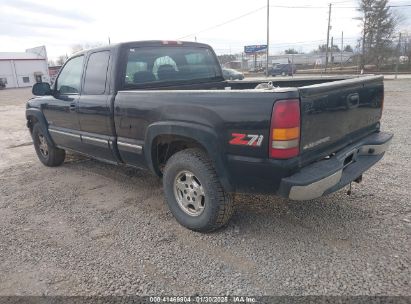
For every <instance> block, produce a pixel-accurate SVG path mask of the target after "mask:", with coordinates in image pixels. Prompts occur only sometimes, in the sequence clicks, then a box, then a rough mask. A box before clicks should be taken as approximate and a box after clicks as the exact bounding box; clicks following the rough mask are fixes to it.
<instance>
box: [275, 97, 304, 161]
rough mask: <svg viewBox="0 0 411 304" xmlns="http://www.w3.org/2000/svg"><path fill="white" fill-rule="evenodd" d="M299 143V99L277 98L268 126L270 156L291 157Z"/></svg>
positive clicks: (297, 151)
mask: <svg viewBox="0 0 411 304" xmlns="http://www.w3.org/2000/svg"><path fill="white" fill-rule="evenodd" d="M299 144H300V101H299V100H298V99H288V100H278V101H276V102H275V104H274V107H273V113H272V115H271V126H270V152H269V154H270V157H271V158H281V159H285V158H292V157H295V156H297V155H298V153H299Z"/></svg>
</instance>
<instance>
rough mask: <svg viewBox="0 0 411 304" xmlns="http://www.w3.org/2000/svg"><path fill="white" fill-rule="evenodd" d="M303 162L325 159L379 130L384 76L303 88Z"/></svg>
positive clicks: (301, 89)
mask: <svg viewBox="0 0 411 304" xmlns="http://www.w3.org/2000/svg"><path fill="white" fill-rule="evenodd" d="M299 93H300V98H301V144H300V152H301V155H302V160H303V161H304V160H306V161H311V160H313V159H314V158H323V157H324V156H326V155H329V154H331V153H333V152H335V151H337V150H339V149H341V148H343V147H344V146H347V145H349V144H350V143H352V142H354V141H356V140H358V139H360V138H362V137H364V136H366V135H367V134H370V133H372V132H374V131H376V130H378V129H379V120H380V118H381V113H382V105H383V99H384V85H383V76H367V77H359V78H354V79H348V80H341V81H335V82H330V83H324V84H318V85H311V86H305V87H300V88H299Z"/></svg>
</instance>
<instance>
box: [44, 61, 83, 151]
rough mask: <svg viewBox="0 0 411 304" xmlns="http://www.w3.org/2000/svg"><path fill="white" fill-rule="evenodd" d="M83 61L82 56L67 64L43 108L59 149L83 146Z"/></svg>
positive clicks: (75, 148)
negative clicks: (80, 112)
mask: <svg viewBox="0 0 411 304" xmlns="http://www.w3.org/2000/svg"><path fill="white" fill-rule="evenodd" d="M83 61H84V56H83V55H81V56H77V57H74V58H72V59H70V60H69V61H67V62H66V64H65V65H64V66H63V68H62V70H61V72H60V74H59V76H58V78H57V80H56V82H55V86H54V92H53V95H52V96H50V97H49V98H48V100H47V101H48V102H46V103H45V104H44V108H43V113H44V115H45V117H46V119H47V121H48V123H49V132H50V135H51V137H52V138H53V141H54V142H55V143H56V144H57V146H59V147H63V148H70V149H73V150H79V148H80V146H81V140H80V123H79V120H78V114H77V107H78V101H79V96H80V91H81V78H82V74H83Z"/></svg>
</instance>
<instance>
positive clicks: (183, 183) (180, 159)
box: [163, 149, 234, 232]
mask: <svg viewBox="0 0 411 304" xmlns="http://www.w3.org/2000/svg"><path fill="white" fill-rule="evenodd" d="M190 174H192V175H193V176H190ZM163 186H164V194H165V199H166V201H167V204H168V207H169V208H170V211H171V213H172V214H173V215H174V217H175V218H176V220H177V221H178V222H179V223H180V224H181V225H182V226H184V227H186V228H188V229H191V230H194V231H200V232H210V231H213V230H216V229H218V228H221V227H223V226H224V225H226V224H227V223H228V221H229V220H230V218H231V216H232V215H233V212H234V202H233V198H232V196H231V195H230V194H229V193H227V192H225V191H224V189H223V186H222V185H221V183H220V181H219V179H218V177H217V174H216V172H215V170H214V167H213V165H212V163H211V161H210V159H209V158H208V156H207V155H206V153H205V152H204V151H203V150H201V149H186V150H183V151H180V152H177V153H176V154H174V155H173V156H171V157H170V159H169V160H168V161H167V164H166V167H165V169H164V175H163ZM183 189H184V190H186V191H187V192H186V194H185V193H183ZM190 189H191V190H190ZM196 190H197V191H196ZM186 195H187V196H186ZM183 197H184V199H183ZM190 197H191V198H190ZM186 198H190V199H189V200H187V199H186ZM193 198H194V199H195V198H197V200H196V202H194V200H193ZM190 202H191V203H192V204H191V206H190V205H187V204H190Z"/></svg>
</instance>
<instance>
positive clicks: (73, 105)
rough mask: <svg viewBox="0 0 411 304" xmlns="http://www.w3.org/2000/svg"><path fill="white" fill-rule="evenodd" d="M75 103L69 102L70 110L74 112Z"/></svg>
mask: <svg viewBox="0 0 411 304" xmlns="http://www.w3.org/2000/svg"><path fill="white" fill-rule="evenodd" d="M76 108H77V105H76V103H75V102H72V103H70V112H75V111H76Z"/></svg>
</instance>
